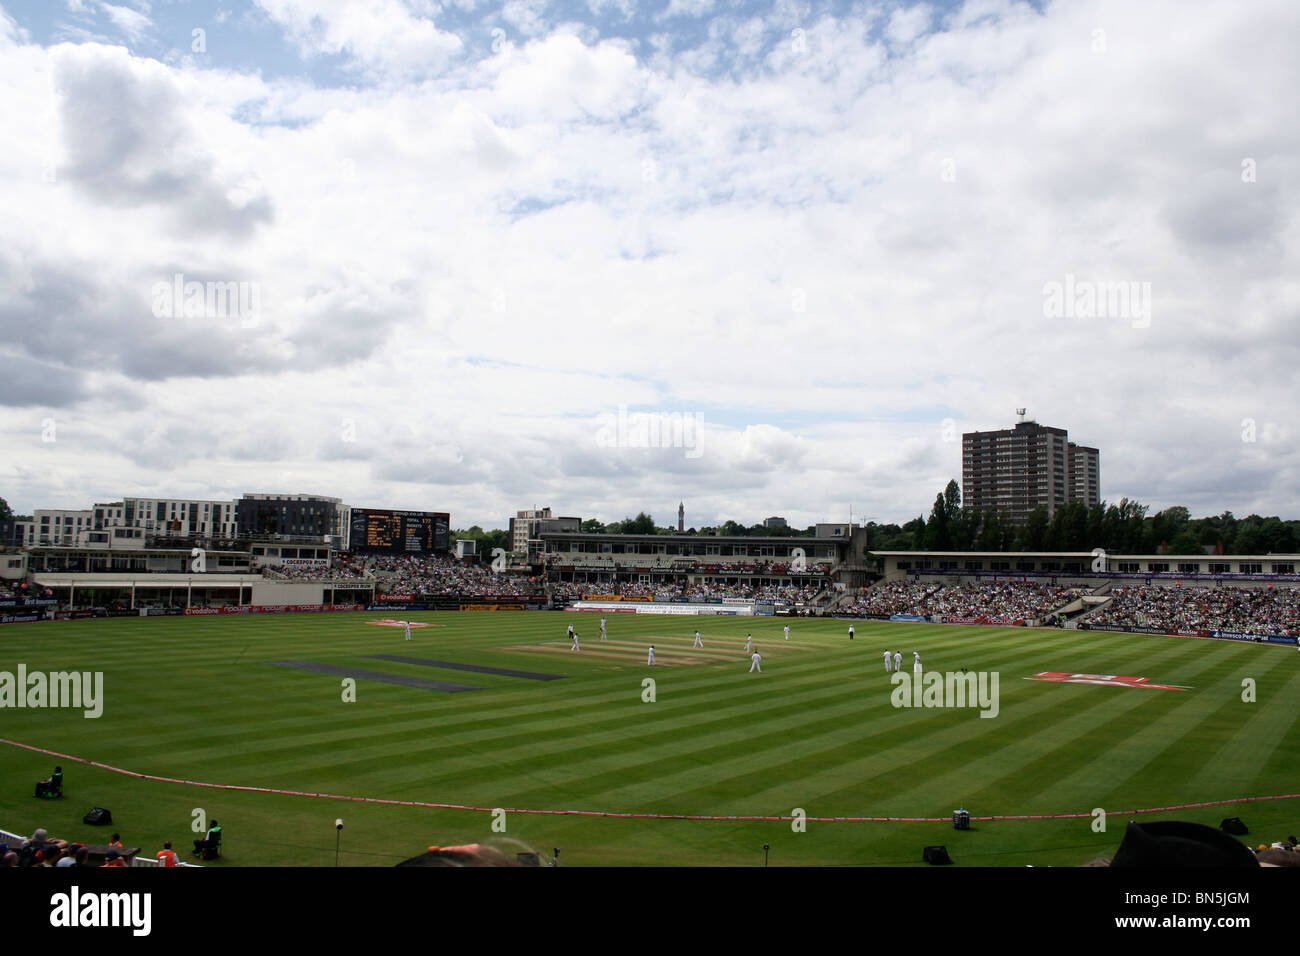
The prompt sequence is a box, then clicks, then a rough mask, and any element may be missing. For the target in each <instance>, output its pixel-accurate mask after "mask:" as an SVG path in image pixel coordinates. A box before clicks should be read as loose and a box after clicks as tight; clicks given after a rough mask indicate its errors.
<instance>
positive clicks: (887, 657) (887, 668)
mask: <svg viewBox="0 0 1300 956" xmlns="http://www.w3.org/2000/svg"><path fill="white" fill-rule="evenodd" d="M885 673H886V674H888V673H889V651H885Z"/></svg>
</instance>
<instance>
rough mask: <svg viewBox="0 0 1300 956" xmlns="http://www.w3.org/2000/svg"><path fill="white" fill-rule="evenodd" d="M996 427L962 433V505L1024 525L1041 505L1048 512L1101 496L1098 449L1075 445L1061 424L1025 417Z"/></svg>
mask: <svg viewBox="0 0 1300 956" xmlns="http://www.w3.org/2000/svg"><path fill="white" fill-rule="evenodd" d="M1017 411H1018V412H1019V413H1020V416H1021V420H1020V422H1019V423H1017V424H1016V425H1015V427H1013V428H1004V429H1002V430H1000V431H990V432H966V433H965V434H963V435H962V439H961V474H962V488H961V493H962V504H964V505H966V506H967V507H970V508H975V509H976V510H979V511H1000V512H1001V513H1002V514H1003V515H1004V516H1006V517H1007V518H1009V519H1011V521H1013V522H1014V523H1016V524H1023V523H1024V522H1025V521H1026V520H1027V519H1028V517H1029V514H1030V512H1032V511H1033V510H1034V509H1035V508H1037V507H1038V506H1039V505H1046V506H1047V513H1048V515H1049V516H1050V515H1052V514H1054V513H1055V512H1056V509H1057V508H1059V507H1061V506H1062V505H1064V504H1065V503H1066V502H1067V501H1076V500H1077V501H1082V502H1083V503H1084V504H1085V505H1094V504H1097V503H1098V502H1099V501H1101V494H1100V492H1101V466H1100V453H1099V452H1098V451H1097V449H1096V448H1089V447H1087V446H1086V445H1076V444H1075V443H1074V442H1072V441H1070V440H1069V434H1068V433H1067V432H1066V430H1065V429H1064V428H1052V427H1050V426H1047V425H1040V424H1038V423H1037V422H1035V421H1032V420H1031V421H1025V420H1024V409H1017Z"/></svg>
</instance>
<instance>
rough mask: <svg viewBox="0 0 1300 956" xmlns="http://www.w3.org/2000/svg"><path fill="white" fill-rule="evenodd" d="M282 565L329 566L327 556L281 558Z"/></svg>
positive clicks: (298, 566)
mask: <svg viewBox="0 0 1300 956" xmlns="http://www.w3.org/2000/svg"><path fill="white" fill-rule="evenodd" d="M280 566H281V567H285V568H324V567H328V566H329V561H328V560H327V559H325V558H281V559H280Z"/></svg>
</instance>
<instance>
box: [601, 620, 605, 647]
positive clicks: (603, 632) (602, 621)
mask: <svg viewBox="0 0 1300 956" xmlns="http://www.w3.org/2000/svg"><path fill="white" fill-rule="evenodd" d="M600 639H601V640H602V641H603V640H604V639H605V619H604V618H603V617H602V618H601V619H600Z"/></svg>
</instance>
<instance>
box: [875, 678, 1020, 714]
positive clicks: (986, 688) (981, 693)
mask: <svg viewBox="0 0 1300 956" xmlns="http://www.w3.org/2000/svg"><path fill="white" fill-rule="evenodd" d="M998 679H999V675H998V672H997V671H960V672H957V671H950V672H948V673H941V672H939V671H930V672H928V673H926V674H923V675H921V677H920V678H918V679H913V677H912V675H911V674H908V673H906V672H903V671H895V672H894V675H893V676H892V677H890V678H889V682H890V683H891V684H893V685H894V689H893V691H892V692H891V693H890V695H889V702H890V703H891V704H893V705H894V706H895V707H943V708H958V707H972V708H975V707H978V708H979V710H980V716H981V717H996V716H997V715H998Z"/></svg>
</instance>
